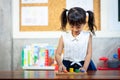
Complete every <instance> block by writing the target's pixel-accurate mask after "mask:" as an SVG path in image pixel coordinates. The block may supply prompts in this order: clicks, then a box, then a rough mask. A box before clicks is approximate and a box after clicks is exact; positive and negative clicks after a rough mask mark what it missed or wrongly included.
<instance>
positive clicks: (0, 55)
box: [0, 0, 120, 70]
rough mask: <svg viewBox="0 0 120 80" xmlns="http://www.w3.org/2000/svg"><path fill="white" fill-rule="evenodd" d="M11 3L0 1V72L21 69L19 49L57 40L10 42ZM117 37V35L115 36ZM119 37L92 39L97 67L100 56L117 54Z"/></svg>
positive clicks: (23, 39) (24, 39)
mask: <svg viewBox="0 0 120 80" xmlns="http://www.w3.org/2000/svg"><path fill="white" fill-rule="evenodd" d="M11 5H12V1H11V0H0V70H12V69H13V70H19V69H21V67H20V64H21V49H22V46H23V45H25V44H31V43H49V44H53V45H57V43H58V38H43V39H42V38H38V39H36V38H34V39H33V38H32V39H30V38H22V39H20V38H17V39H16V38H15V39H13V40H12V28H13V27H12V16H11V14H12V12H11V11H12V8H11ZM117 35H119V34H117ZM119 45H120V37H95V38H93V57H92V58H93V61H94V62H95V64H96V65H97V64H98V62H99V60H98V58H99V57H101V56H106V57H110V58H111V54H113V53H116V52H117V47H118V46H119Z"/></svg>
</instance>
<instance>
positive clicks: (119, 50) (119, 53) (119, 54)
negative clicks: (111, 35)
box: [118, 48, 120, 60]
mask: <svg viewBox="0 0 120 80" xmlns="http://www.w3.org/2000/svg"><path fill="white" fill-rule="evenodd" d="M118 59H119V60H120V48H118Z"/></svg>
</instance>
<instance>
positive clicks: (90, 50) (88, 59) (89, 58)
mask: <svg viewBox="0 0 120 80" xmlns="http://www.w3.org/2000/svg"><path fill="white" fill-rule="evenodd" d="M91 56H92V35H91V34H90V37H89V41H88V48H87V55H86V57H85V62H84V65H83V68H84V69H85V70H86V71H87V68H88V65H89V63H90V60H91Z"/></svg>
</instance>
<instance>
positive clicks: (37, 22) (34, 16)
mask: <svg viewBox="0 0 120 80" xmlns="http://www.w3.org/2000/svg"><path fill="white" fill-rule="evenodd" d="M21 25H22V26H48V7H45V6H44V7H38V6H37V7H35V6H33V7H29V6H28V7H22V13H21Z"/></svg>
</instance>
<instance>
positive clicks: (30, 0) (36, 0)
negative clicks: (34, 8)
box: [22, 0, 48, 3]
mask: <svg viewBox="0 0 120 80" xmlns="http://www.w3.org/2000/svg"><path fill="white" fill-rule="evenodd" d="M22 3H48V0H22Z"/></svg>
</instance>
